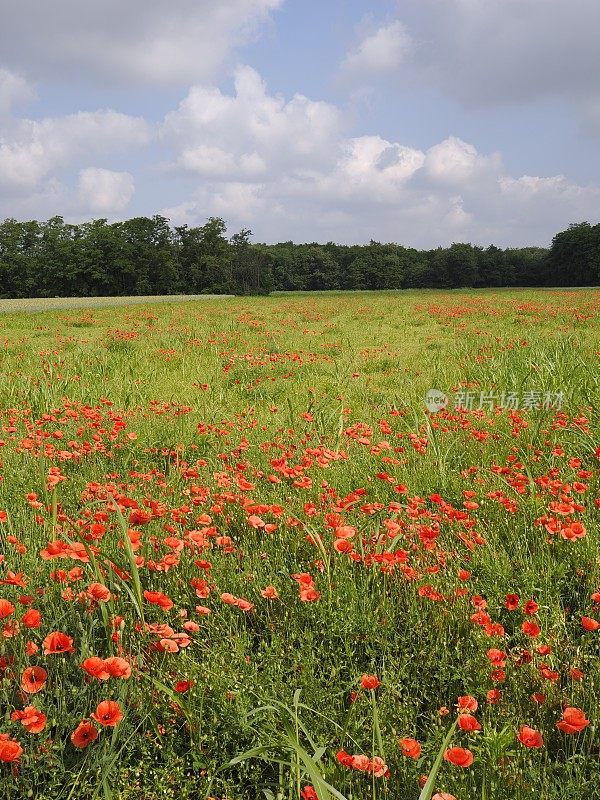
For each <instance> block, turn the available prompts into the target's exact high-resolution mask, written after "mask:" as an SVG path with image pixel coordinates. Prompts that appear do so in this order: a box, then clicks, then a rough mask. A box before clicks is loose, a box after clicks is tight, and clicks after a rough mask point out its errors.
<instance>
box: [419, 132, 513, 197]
mask: <svg viewBox="0 0 600 800" xmlns="http://www.w3.org/2000/svg"><path fill="white" fill-rule="evenodd" d="M500 168H501V162H500V157H499V156H498V155H497V154H494V155H492V156H482V155H480V154H479V153H478V152H477V150H476V148H475V147H474V145H472V144H468V143H467V142H463V141H462V140H461V139H458V138H457V137H456V136H450V137H449V138H448V139H445V140H444V141H443V142H440V143H439V144H436V145H434V146H433V147H430V148H429V150H428V151H427V156H426V159H425V169H426V171H427V174H428V175H429V176H430V177H431V178H432V179H433V180H435V181H439V182H440V183H443V184H450V185H451V184H457V185H461V184H464V183H465V182H466V181H473V180H475V179H479V178H481V177H483V176H484V175H485V174H486V173H490V174H492V175H494V174H496V173H497V172H498V170H499V169H500Z"/></svg>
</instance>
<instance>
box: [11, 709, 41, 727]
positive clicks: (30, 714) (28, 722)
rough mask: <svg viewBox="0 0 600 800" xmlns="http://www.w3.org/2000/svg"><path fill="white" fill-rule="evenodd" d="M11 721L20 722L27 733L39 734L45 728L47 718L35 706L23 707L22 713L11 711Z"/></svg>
mask: <svg viewBox="0 0 600 800" xmlns="http://www.w3.org/2000/svg"><path fill="white" fill-rule="evenodd" d="M10 718H11V719H12V720H13V721H17V720H20V721H21V724H22V725H23V727H24V728H25V730H26V731H27V732H28V733H41V732H42V731H43V730H44V728H45V727H46V722H47V717H46V715H45V714H44V713H43V712H42V711H38V709H37V708H35V706H25V708H24V709H23V711H13V713H12V714H11V715H10Z"/></svg>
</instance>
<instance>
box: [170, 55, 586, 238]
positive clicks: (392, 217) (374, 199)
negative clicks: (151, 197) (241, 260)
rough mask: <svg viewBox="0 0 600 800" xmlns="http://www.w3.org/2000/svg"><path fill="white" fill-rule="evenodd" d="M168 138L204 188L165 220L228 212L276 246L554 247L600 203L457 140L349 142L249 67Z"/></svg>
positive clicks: (186, 111) (334, 120)
mask: <svg viewBox="0 0 600 800" xmlns="http://www.w3.org/2000/svg"><path fill="white" fill-rule="evenodd" d="M162 138H163V141H164V142H165V144H166V145H167V146H168V147H169V148H170V150H171V156H172V158H171V162H170V169H172V170H175V171H177V172H178V173H180V174H186V175H187V176H188V178H189V183H190V185H192V186H193V185H194V184H195V185H196V188H195V190H194V189H192V190H191V195H190V196H188V197H186V198H184V199H183V200H182V201H181V202H180V203H179V204H175V205H172V206H170V207H167V208H165V209H163V211H164V213H165V215H167V216H170V217H171V218H172V219H173V221H174V222H176V223H184V222H185V223H187V224H197V223H201V222H203V221H204V219H205V218H206V217H207V216H209V215H218V216H223V217H225V218H227V219H228V220H229V221H230V223H231V226H232V227H233V228H236V227H238V228H239V227H242V226H248V225H251V226H252V227H253V228H254V230H255V233H256V236H257V238H258V239H260V240H266V241H273V240H276V239H277V238H281V239H289V238H294V239H297V240H301V241H312V240H321V241H323V240H324V241H327V240H335V241H340V242H364V241H369V239H370V238H380V239H382V240H385V241H392V240H393V241H399V242H405V243H408V244H413V245H416V246H421V247H423V246H425V247H427V246H435V245H437V244H448V243H450V242H452V241H469V240H470V241H473V242H479V243H489V242H491V241H494V242H498V243H500V244H502V243H504V244H506V245H508V244H511V243H515V244H531V243H537V244H548V243H549V242H548V239H549V234H550V232H552V233H553V232H555V231H556V230H559V229H560V227H561V226H563V227H564V226H566V225H567V224H568V223H569V222H571V221H576V220H578V219H582V218H586V216H589V215H590V214H593V213H594V210H595V208H596V207H597V204H598V202H599V201H600V190H599V189H597V188H594V187H582V186H578V185H577V184H576V183H574V182H571V181H568V180H567V179H566V178H564V177H563V176H554V177H531V176H516V177H515V176H512V175H510V174H509V173H508V171H507V170H506V168H505V166H504V164H503V162H502V158H501V156H500V154H499V153H489V154H484V153H480V152H478V150H477V148H476V147H475V146H474V145H473V144H471V143H468V142H465V141H463V140H461V139H460V138H458V137H455V136H449V137H447V138H446V139H444V140H443V141H441V142H438V143H437V144H435V145H433V146H432V147H430V148H428V149H427V150H421V149H418V148H414V147H409V146H406V145H404V144H403V143H401V142H395V141H390V140H387V139H385V138H383V137H381V136H378V135H364V136H354V137H353V136H348V134H347V122H346V120H345V118H344V115H343V114H342V113H341V112H340V110H339V109H337V108H336V107H335V106H332V105H331V104H327V103H322V102H316V101H313V100H310V99H309V98H306V97H304V96H302V95H296V96H294V97H293V98H292V99H290V100H287V101H286V100H285V98H283V97H281V96H272V95H270V94H269V93H268V90H267V87H266V85H265V83H264V81H262V80H261V78H260V76H259V75H258V74H257V73H256V72H255V71H254V70H252V69H250V68H249V67H245V68H241V69H240V70H238V72H237V74H236V79H235V90H234V93H233V94H231V95H227V94H225V93H223V92H222V91H219V90H217V89H215V88H211V87H210V86H201V85H200V86H195V87H193V88H192V89H191V90H190V92H189V94H188V95H187V97H186V98H185V99H184V100H183V101H182V103H181V104H180V106H179V108H178V109H177V110H176V111H174V112H172V113H171V114H169V115H168V116H167V118H166V120H165V124H164V126H163V131H162Z"/></svg>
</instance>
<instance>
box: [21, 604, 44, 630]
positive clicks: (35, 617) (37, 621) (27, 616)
mask: <svg viewBox="0 0 600 800" xmlns="http://www.w3.org/2000/svg"><path fill="white" fill-rule="evenodd" d="M21 622H22V624H23V625H24V626H25V627H26V628H39V627H40V625H41V624H42V615H41V614H40V612H39V611H36V609H35V608H30V609H28V610H27V611H26V612H25V613H24V614H23V616H22V617H21Z"/></svg>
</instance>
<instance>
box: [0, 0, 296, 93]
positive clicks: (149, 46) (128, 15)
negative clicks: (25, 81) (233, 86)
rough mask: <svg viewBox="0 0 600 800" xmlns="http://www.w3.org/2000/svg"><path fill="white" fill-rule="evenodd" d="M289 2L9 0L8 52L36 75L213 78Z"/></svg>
mask: <svg viewBox="0 0 600 800" xmlns="http://www.w3.org/2000/svg"><path fill="white" fill-rule="evenodd" d="M282 2H283V0H227V2H226V3H224V2H214V0H172V1H171V2H169V3H165V2H163V0H127V2H125V3H124V2H122V0H104V1H103V2H102V3H89V2H87V3H86V2H81V0H53V2H52V3H47V2H42V3H40V2H39V0H3V2H2V25H1V26H0V53H2V59H3V62H4V64H5V65H8V66H9V67H13V68H16V69H19V70H23V71H24V72H25V73H26V74H31V75H33V76H43V77H44V78H46V77H48V76H58V77H60V78H65V77H66V78H68V79H69V80H71V81H72V80H73V79H74V78H78V79H83V80H87V81H91V82H93V83H96V84H100V85H105V84H106V85H113V86H114V85H122V84H124V83H135V82H142V83H150V84H152V83H155V82H158V83H161V84H175V85H182V84H183V85H189V84H190V83H191V82H193V81H197V80H206V79H208V78H213V77H214V76H215V75H216V72H217V70H218V69H219V68H221V67H222V66H223V64H224V63H225V62H226V61H227V59H228V57H229V55H230V53H231V51H232V49H233V48H235V47H236V46H237V45H239V44H241V43H242V42H245V41H247V40H248V39H249V38H251V37H252V36H254V35H255V34H256V32H257V30H258V28H259V26H260V24H261V23H262V22H264V21H265V19H266V18H267V17H268V15H269V14H270V12H272V11H274V10H275V9H277V8H278V7H279V6H280V5H281V4H282Z"/></svg>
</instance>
